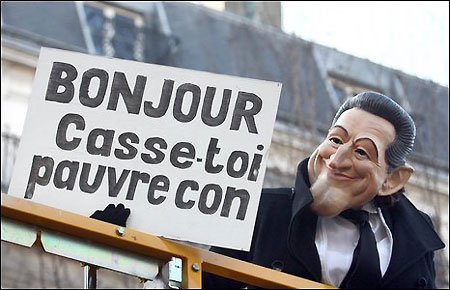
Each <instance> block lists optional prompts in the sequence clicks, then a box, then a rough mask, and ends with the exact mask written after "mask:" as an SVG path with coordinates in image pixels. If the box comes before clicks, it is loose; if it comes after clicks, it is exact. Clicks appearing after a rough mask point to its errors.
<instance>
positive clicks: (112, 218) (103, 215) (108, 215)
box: [90, 203, 131, 227]
mask: <svg viewBox="0 0 450 290" xmlns="http://www.w3.org/2000/svg"><path fill="white" fill-rule="evenodd" d="M130 213H131V210H130V209H129V208H125V206H124V205H123V204H121V203H119V204H118V205H117V207H116V206H115V205H114V204H112V203H111V204H108V206H107V207H106V208H105V209H104V210H96V211H95V212H94V213H93V214H92V215H91V216H90V217H91V218H94V219H97V220H101V221H104V222H107V223H111V224H115V225H118V226H122V227H126V226H127V219H128V216H129V215H130Z"/></svg>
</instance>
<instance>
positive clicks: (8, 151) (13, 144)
mask: <svg viewBox="0 0 450 290" xmlns="http://www.w3.org/2000/svg"><path fill="white" fill-rule="evenodd" d="M19 142H20V138H19V137H18V136H16V135H13V134H11V133H8V132H2V182H1V183H2V185H1V186H2V192H5V193H7V192H8V188H9V183H10V182H11V176H12V173H13V168H14V162H15V160H16V154H17V149H18V147H19Z"/></svg>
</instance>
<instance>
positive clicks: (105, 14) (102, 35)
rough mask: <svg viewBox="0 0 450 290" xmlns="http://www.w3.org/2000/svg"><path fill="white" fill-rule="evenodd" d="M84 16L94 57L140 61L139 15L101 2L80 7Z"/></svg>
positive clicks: (141, 43) (142, 38) (141, 46)
mask: <svg viewBox="0 0 450 290" xmlns="http://www.w3.org/2000/svg"><path fill="white" fill-rule="evenodd" d="M84 12H85V14H86V21H87V24H88V26H89V29H90V31H91V35H92V39H93V44H94V48H95V52H96V53H97V54H99V55H106V56H111V57H118V58H124V59H130V60H137V61H143V60H144V31H143V29H144V27H143V26H144V25H143V24H144V20H143V17H142V15H140V14H139V13H135V12H132V11H128V10H125V9H122V8H119V7H115V6H110V5H107V4H104V3H102V2H86V3H84Z"/></svg>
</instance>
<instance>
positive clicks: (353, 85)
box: [329, 76, 382, 104]
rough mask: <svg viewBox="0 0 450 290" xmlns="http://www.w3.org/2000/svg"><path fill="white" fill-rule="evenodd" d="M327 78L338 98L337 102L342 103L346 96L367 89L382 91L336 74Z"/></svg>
mask: <svg viewBox="0 0 450 290" xmlns="http://www.w3.org/2000/svg"><path fill="white" fill-rule="evenodd" d="M329 80H330V82H331V84H332V85H333V88H334V92H335V93H336V96H337V97H338V99H339V103H340V104H342V103H344V102H345V101H346V100H347V98H349V97H353V96H355V95H357V94H359V93H362V92H367V91H377V92H380V93H382V92H381V91H380V90H379V89H377V88H373V87H369V86H365V85H362V84H359V83H357V82H353V81H350V80H346V79H344V78H339V77H337V76H329Z"/></svg>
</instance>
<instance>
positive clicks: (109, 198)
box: [9, 48, 281, 250]
mask: <svg viewBox="0 0 450 290" xmlns="http://www.w3.org/2000/svg"><path fill="white" fill-rule="evenodd" d="M280 92H281V84H280V83H275V82H268V81H261V80H253V79H247V78H239V77H232V76H226V75H219V74H213V73H206V72H199V71H192V70H186V69H179V68H173V67H165V66H159V65H151V64H145V63H139V62H133V61H126V60H121V59H112V58H106V57H99V56H92V55H85V54H81V53H74V52H68V51H63V50H57V49H49V48H42V49H41V53H40V57H39V62H38V66H37V71H36V76H35V80H34V86H33V91H32V96H31V100H30V103H29V107H28V113H27V118H26V121H25V127H24V131H23V135H22V139H21V143H20V146H19V152H18V154H17V160H16V165H15V168H14V173H13V177H12V181H11V184H10V187H9V194H10V195H14V196H18V197H21V198H26V199H29V200H31V201H34V202H38V203H42V204H45V205H48V206H52V207H55V208H59V209H62V210H66V211H70V212H74V213H78V214H81V215H85V216H90V215H92V214H93V213H94V212H95V211H96V210H103V209H104V208H105V207H106V206H107V205H108V204H110V203H112V204H115V205H117V204H119V203H122V204H124V205H125V207H127V208H130V209H131V215H130V217H129V218H128V221H127V227H129V228H132V229H135V230H138V231H141V232H145V233H149V234H154V235H159V236H164V237H168V238H173V239H179V240H186V241H192V242H197V243H202V244H209V245H216V246H221V247H227V248H233V249H240V250H249V248H250V243H251V238H252V234H253V227H254V223H255V219H256V213H257V208H258V204H259V199H260V194H261V188H262V182H263V179H264V173H265V168H266V161H267V157H268V151H269V146H270V141H271V137H272V132H273V126H274V122H275V116H276V111H277V107H278V100H279V97H280Z"/></svg>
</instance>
